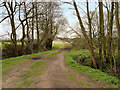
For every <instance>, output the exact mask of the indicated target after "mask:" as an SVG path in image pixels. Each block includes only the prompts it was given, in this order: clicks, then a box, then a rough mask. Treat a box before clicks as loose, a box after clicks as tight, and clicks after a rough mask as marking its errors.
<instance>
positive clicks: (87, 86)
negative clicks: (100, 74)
mask: <svg viewBox="0 0 120 90" xmlns="http://www.w3.org/2000/svg"><path fill="white" fill-rule="evenodd" d="M83 88H91V87H90V86H84V87H83Z"/></svg>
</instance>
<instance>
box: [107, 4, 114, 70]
mask: <svg viewBox="0 0 120 90" xmlns="http://www.w3.org/2000/svg"><path fill="white" fill-rule="evenodd" d="M113 11H114V2H112V6H111V13H110V24H109V38H108V47H109V48H108V58H109V60H110V67H111V70H112V71H113V66H112V48H111V46H112V29H113V18H114V15H113Z"/></svg>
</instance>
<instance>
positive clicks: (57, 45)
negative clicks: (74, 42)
mask: <svg viewBox="0 0 120 90" xmlns="http://www.w3.org/2000/svg"><path fill="white" fill-rule="evenodd" d="M60 47H64V44H53V47H52V49H53V50H56V49H58V48H60Z"/></svg>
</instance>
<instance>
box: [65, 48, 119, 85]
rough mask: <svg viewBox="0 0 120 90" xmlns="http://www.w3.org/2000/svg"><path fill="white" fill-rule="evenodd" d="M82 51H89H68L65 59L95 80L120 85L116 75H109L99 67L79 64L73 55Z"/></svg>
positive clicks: (71, 65)
mask: <svg viewBox="0 0 120 90" xmlns="http://www.w3.org/2000/svg"><path fill="white" fill-rule="evenodd" d="M82 52H88V51H86V50H80V51H79V50H78V51H77V50H75V51H74V50H71V51H70V52H69V53H66V54H65V61H66V63H67V64H68V65H69V66H70V67H72V68H74V69H76V70H79V71H80V72H82V73H85V74H86V75H88V76H90V77H91V78H92V79H94V80H95V81H98V82H100V81H104V82H106V83H108V84H111V85H115V87H119V86H120V80H119V79H117V78H116V77H114V76H109V75H107V74H106V73H103V72H102V71H100V70H97V69H93V68H90V67H88V66H82V65H81V64H78V63H77V62H76V61H75V60H73V59H72V56H73V55H76V54H78V53H79V54H80V53H82Z"/></svg>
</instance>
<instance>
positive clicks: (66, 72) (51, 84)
mask: <svg viewBox="0 0 120 90" xmlns="http://www.w3.org/2000/svg"><path fill="white" fill-rule="evenodd" d="M60 50H61V49H59V50H56V51H55V52H57V51H60ZM66 52H67V51H64V52H62V53H60V54H58V55H56V56H53V57H51V58H48V57H47V55H48V54H44V55H42V56H41V57H42V59H43V60H45V61H46V67H45V70H44V71H43V73H42V74H41V75H37V76H35V77H31V78H29V80H33V81H34V82H33V83H31V84H30V85H29V86H24V85H22V86H20V88H100V87H103V85H102V86H101V85H100V84H99V85H98V84H97V83H96V82H95V81H93V80H92V79H90V78H89V77H88V76H87V75H84V74H82V73H80V72H78V71H75V70H73V69H72V68H70V67H68V65H67V64H66V63H65V61H64V59H65V58H64V54H65V53H66ZM40 60H41V59H40ZM37 61H39V60H37ZM32 62H35V60H32V59H30V61H25V62H22V63H20V64H18V65H16V66H15V67H14V68H13V69H12V70H10V71H9V72H8V73H6V74H5V75H3V83H2V86H3V88H16V87H17V86H18V85H19V84H20V83H21V82H22V81H21V78H22V77H23V76H24V73H25V72H27V71H29V70H30V68H29V66H30V64H31V63H32Z"/></svg>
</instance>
